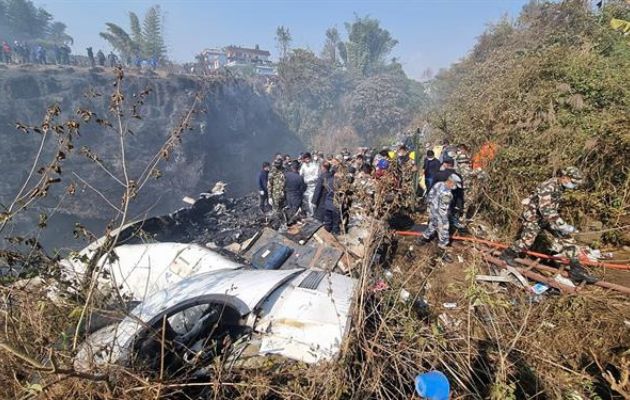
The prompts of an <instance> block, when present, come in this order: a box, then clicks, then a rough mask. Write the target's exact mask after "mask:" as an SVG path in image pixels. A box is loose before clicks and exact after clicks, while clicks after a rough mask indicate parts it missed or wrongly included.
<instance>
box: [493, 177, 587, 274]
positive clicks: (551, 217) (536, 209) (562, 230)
mask: <svg viewBox="0 0 630 400" xmlns="http://www.w3.org/2000/svg"><path fill="white" fill-rule="evenodd" d="M582 182H583V176H582V173H581V172H580V170H579V169H578V168H576V167H567V168H565V169H563V170H562V171H561V172H560V176H558V177H556V178H551V179H549V180H547V181H545V182H543V183H541V184H540V185H538V187H537V188H536V190H535V191H534V192H533V193H532V194H531V195H529V197H527V198H525V199H524V200H523V201H522V202H521V204H523V206H524V210H523V214H522V215H521V219H522V224H523V225H522V227H521V231H520V235H519V238H518V239H517V240H516V241H515V242H514V243H513V244H512V246H511V247H509V248H507V249H506V250H504V251H503V253H502V254H501V259H503V260H504V261H505V262H507V263H508V264H510V265H515V261H514V259H515V258H517V257H519V256H520V255H521V253H523V252H525V251H527V250H529V249H530V248H531V247H532V245H533V244H534V242H535V241H536V238H537V237H538V235H539V234H540V233H541V231H542V230H546V231H550V232H551V233H552V234H553V235H554V236H553V239H552V243H551V249H552V251H553V252H555V253H560V254H563V255H564V256H566V257H567V258H569V259H570V260H572V263H571V270H570V274H571V277H572V278H574V279H577V280H580V281H581V280H587V281H588V280H589V279H590V278H589V277H587V276H585V274H584V270H583V268H582V267H581V266H580V265H579V262H578V260H577V257H578V249H577V246H575V245H568V246H567V245H566V244H563V243H562V241H561V240H559V239H558V237H560V238H566V237H569V236H570V235H571V234H573V233H575V232H577V230H576V229H575V227H574V226H573V225H570V224H568V223H566V222H565V221H564V219H562V217H561V216H560V214H559V213H558V208H559V206H560V199H561V197H562V194H563V193H564V191H565V190H574V189H576V188H578V187H579V186H580V185H581V184H582Z"/></svg>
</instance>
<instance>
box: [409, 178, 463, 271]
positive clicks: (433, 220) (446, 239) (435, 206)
mask: <svg viewBox="0 0 630 400" xmlns="http://www.w3.org/2000/svg"><path fill="white" fill-rule="evenodd" d="M461 186H462V180H461V178H460V177H459V176H457V174H451V175H450V176H449V177H448V179H447V180H446V181H445V182H438V183H436V184H435V185H433V188H432V189H431V191H430V192H429V196H428V197H427V201H428V207H429V224H428V226H427V228H426V229H425V230H424V232H423V233H422V237H421V238H420V241H419V244H421V245H422V244H426V243H428V242H429V241H430V240H431V237H432V236H433V235H434V234H435V233H436V232H437V236H438V255H439V257H440V258H441V259H442V260H444V261H446V262H451V261H452V258H451V256H450V255H449V254H448V253H447V252H446V249H447V246H448V245H449V243H450V233H449V230H450V226H449V225H450V224H449V213H450V210H451V202H452V201H453V190H454V189H456V188H461Z"/></svg>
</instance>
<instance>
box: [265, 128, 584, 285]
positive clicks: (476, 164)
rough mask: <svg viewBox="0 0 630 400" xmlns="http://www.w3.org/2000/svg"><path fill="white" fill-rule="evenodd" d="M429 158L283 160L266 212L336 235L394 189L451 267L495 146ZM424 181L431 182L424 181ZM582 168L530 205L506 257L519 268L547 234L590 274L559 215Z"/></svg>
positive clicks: (366, 154)
mask: <svg viewBox="0 0 630 400" xmlns="http://www.w3.org/2000/svg"><path fill="white" fill-rule="evenodd" d="M425 151H426V152H425V154H424V160H423V162H422V163H419V162H418V161H419V160H416V157H421V156H420V155H419V154H418V155H416V151H414V150H413V149H409V148H408V147H407V146H405V145H403V144H399V145H397V146H395V147H394V148H393V149H392V148H389V147H385V148H383V149H381V151H376V150H374V149H369V148H360V149H359V150H358V151H357V152H356V153H355V154H351V153H350V152H349V151H348V150H347V149H343V150H342V152H341V153H340V154H337V155H329V156H324V154H323V153H321V152H312V153H303V154H300V155H299V156H298V157H291V156H289V155H286V154H285V155H282V154H276V156H275V157H274V159H273V162H271V163H269V162H265V163H263V165H262V169H261V171H260V173H259V175H258V189H259V195H260V210H261V211H262V212H263V213H268V212H269V211H271V215H273V216H275V217H277V218H280V219H281V220H282V221H283V222H284V223H286V224H291V223H294V222H296V221H298V220H299V219H300V218H301V217H304V216H308V217H313V218H316V219H318V220H320V221H322V222H323V223H324V226H325V228H326V230H328V231H329V232H331V233H333V234H339V233H341V232H344V230H345V227H346V224H347V223H348V220H349V213H350V210H351V208H352V207H353V203H359V202H360V201H357V199H358V198H359V197H360V196H362V195H363V196H365V195H367V196H368V197H369V196H372V197H373V196H374V193H375V192H376V190H377V189H376V188H377V187H379V185H380V187H383V185H384V186H385V188H386V189H387V191H388V192H390V193H391V194H392V196H391V197H390V198H389V199H388V200H387V201H388V202H389V203H392V204H394V203H395V204H397V205H398V207H400V208H402V209H406V210H407V211H410V212H415V211H418V210H419V209H421V208H425V207H426V210H427V211H428V224H427V227H426V229H425V230H424V232H423V233H422V236H421V237H420V238H419V240H418V243H419V244H420V245H422V244H425V243H429V242H430V241H431V240H432V239H433V238H434V237H437V245H438V253H437V254H438V257H439V258H441V259H443V260H445V261H447V262H449V261H451V256H450V254H449V252H448V251H447V249H448V246H449V245H450V242H451V235H452V234H453V232H455V231H457V230H459V231H466V225H467V223H468V222H469V221H470V219H471V218H472V217H473V216H474V214H475V213H476V211H477V210H478V207H479V204H481V203H482V202H481V201H480V200H481V197H480V193H481V191H482V189H483V187H484V186H485V182H487V180H488V175H487V173H486V172H485V167H486V166H487V163H488V162H489V161H491V160H492V158H494V156H495V153H496V151H497V149H496V147H495V145H493V144H491V145H489V146H484V147H483V148H482V149H481V150H480V151H479V152H478V153H476V154H475V156H474V157H472V156H471V153H470V149H469V147H468V146H467V145H465V144H459V145H456V146H455V145H451V144H450V143H449V141H448V140H445V141H443V142H442V143H441V144H440V145H436V146H432V145H429V144H427V145H426V146H425ZM420 178H424V179H420ZM583 179H584V178H583V176H582V173H581V172H580V170H579V169H578V168H576V167H572V166H571V167H566V168H565V169H563V170H561V171H559V173H558V174H557V176H556V177H553V178H551V179H549V180H547V181H545V182H543V183H541V184H540V185H539V186H538V187H537V189H536V190H535V191H534V192H533V193H532V194H531V195H530V196H528V197H527V198H526V199H524V200H523V202H522V204H523V206H524V210H523V212H522V215H521V221H522V228H521V230H520V233H519V236H518V238H517V240H516V241H515V242H514V244H513V245H512V246H510V247H509V248H507V249H506V250H505V251H504V252H503V254H502V255H501V258H502V259H503V260H505V261H506V262H507V263H508V264H511V265H513V264H514V263H515V260H516V258H518V257H519V256H520V255H523V254H524V253H525V252H526V251H527V250H529V249H530V248H531V247H532V246H533V245H534V242H535V240H536V238H537V237H538V235H539V233H541V232H542V231H543V230H547V231H550V232H551V233H552V240H551V250H552V251H553V252H554V253H557V254H562V255H564V256H566V257H568V258H570V259H572V260H574V262H573V263H572V265H573V267H572V271H573V273H574V275H576V276H582V275H580V274H581V273H582V270H581V268H580V266H579V263H578V262H577V261H576V260H577V258H578V254H577V253H578V247H577V246H576V245H574V244H572V242H571V240H566V239H569V237H570V235H571V234H572V233H574V232H576V229H575V227H573V226H572V225H569V224H568V223H566V222H565V221H564V220H563V219H562V218H561V217H560V214H559V212H558V209H559V206H560V199H561V196H562V193H563V192H564V191H566V190H573V189H576V188H577V187H579V186H580V185H581V184H582V182H583Z"/></svg>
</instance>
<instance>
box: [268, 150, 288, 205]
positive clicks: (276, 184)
mask: <svg viewBox="0 0 630 400" xmlns="http://www.w3.org/2000/svg"><path fill="white" fill-rule="evenodd" d="M267 189H268V190H267V192H268V193H269V202H270V204H271V209H272V211H273V213H274V214H275V215H279V214H280V213H281V212H282V209H283V208H284V206H285V192H284V190H285V177H284V169H283V160H282V158H281V157H277V158H276V159H275V160H274V162H273V168H272V169H271V171H270V172H269V179H268V182H267Z"/></svg>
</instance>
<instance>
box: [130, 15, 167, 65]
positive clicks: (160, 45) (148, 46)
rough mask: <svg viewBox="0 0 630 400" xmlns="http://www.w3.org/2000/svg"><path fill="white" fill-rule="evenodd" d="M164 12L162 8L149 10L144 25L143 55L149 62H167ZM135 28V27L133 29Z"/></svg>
mask: <svg viewBox="0 0 630 400" xmlns="http://www.w3.org/2000/svg"><path fill="white" fill-rule="evenodd" d="M162 22H163V21H162V10H161V9H160V6H157V5H156V6H153V7H151V8H149V10H148V11H147V13H146V15H145V16H144V21H143V24H142V38H143V39H144V40H143V43H142V44H143V48H142V53H143V54H144V56H145V57H146V58H147V59H149V60H153V59H155V60H157V61H158V62H162V61H164V60H166V45H165V44H164V37H163V36H162ZM132 28H133V27H132Z"/></svg>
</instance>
